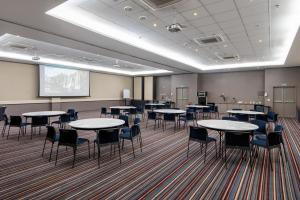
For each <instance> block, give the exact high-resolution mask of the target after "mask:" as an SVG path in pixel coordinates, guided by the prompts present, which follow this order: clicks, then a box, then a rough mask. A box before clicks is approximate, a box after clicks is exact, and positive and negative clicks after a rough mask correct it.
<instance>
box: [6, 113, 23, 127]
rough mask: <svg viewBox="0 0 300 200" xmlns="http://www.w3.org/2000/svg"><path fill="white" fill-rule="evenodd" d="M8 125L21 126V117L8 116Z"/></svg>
mask: <svg viewBox="0 0 300 200" xmlns="http://www.w3.org/2000/svg"><path fill="white" fill-rule="evenodd" d="M9 121H10V122H9V124H10V125H11V126H21V124H22V117H21V116H14V115H12V116H10V120H9Z"/></svg>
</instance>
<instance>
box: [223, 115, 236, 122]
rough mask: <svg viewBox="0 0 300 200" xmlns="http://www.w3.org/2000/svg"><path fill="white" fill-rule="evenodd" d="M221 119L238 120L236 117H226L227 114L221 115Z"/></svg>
mask: <svg viewBox="0 0 300 200" xmlns="http://www.w3.org/2000/svg"><path fill="white" fill-rule="evenodd" d="M222 120H230V121H238V119H237V118H236V117H227V116H224V117H222Z"/></svg>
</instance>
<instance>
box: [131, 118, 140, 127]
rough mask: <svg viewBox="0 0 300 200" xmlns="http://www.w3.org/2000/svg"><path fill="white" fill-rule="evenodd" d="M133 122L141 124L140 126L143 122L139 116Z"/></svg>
mask: <svg viewBox="0 0 300 200" xmlns="http://www.w3.org/2000/svg"><path fill="white" fill-rule="evenodd" d="M133 124H134V125H139V126H140V124H141V119H140V118H138V117H137V118H135V119H134V121H133Z"/></svg>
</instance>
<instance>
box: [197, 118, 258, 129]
mask: <svg viewBox="0 0 300 200" xmlns="http://www.w3.org/2000/svg"><path fill="white" fill-rule="evenodd" d="M197 124H198V125H199V126H202V127H204V128H208V129H213V130H219V131H254V130H257V129H258V126H257V125H255V124H250V123H247V122H238V121H230V120H214V119H212V120H199V121H197Z"/></svg>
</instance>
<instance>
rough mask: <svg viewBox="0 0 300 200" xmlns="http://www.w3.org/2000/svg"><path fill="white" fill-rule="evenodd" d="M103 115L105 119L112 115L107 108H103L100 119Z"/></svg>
mask: <svg viewBox="0 0 300 200" xmlns="http://www.w3.org/2000/svg"><path fill="white" fill-rule="evenodd" d="M102 115H104V117H106V115H110V113H109V112H107V108H106V107H102V108H101V113H100V117H102Z"/></svg>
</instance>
